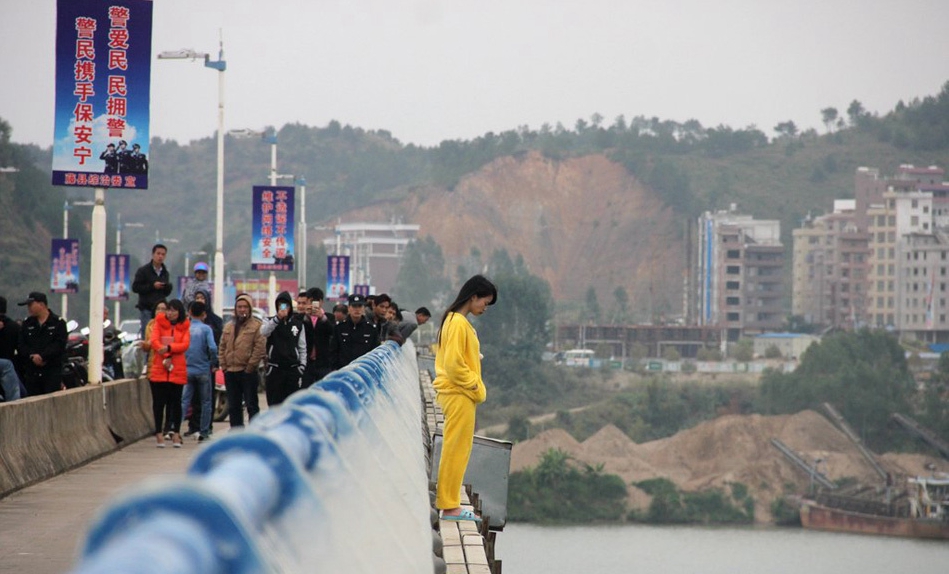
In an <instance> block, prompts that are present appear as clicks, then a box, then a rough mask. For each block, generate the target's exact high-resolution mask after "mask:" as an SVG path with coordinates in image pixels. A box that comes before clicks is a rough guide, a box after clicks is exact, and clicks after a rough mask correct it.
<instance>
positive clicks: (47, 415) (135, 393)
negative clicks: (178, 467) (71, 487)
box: [0, 379, 152, 497]
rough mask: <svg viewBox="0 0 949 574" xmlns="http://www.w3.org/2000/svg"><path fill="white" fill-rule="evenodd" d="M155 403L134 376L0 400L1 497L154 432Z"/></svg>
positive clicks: (145, 383) (146, 385) (145, 388)
mask: <svg viewBox="0 0 949 574" xmlns="http://www.w3.org/2000/svg"><path fill="white" fill-rule="evenodd" d="M150 405H151V395H150V392H149V389H148V381H145V380H133V379H127V380H122V381H116V382H113V383H108V384H106V385H101V386H99V385H96V386H86V387H80V388H76V389H69V390H66V391H62V392H58V393H53V394H49V395H43V396H38V397H28V398H26V399H22V400H19V401H15V402H11V403H0V497H3V496H6V495H8V494H10V493H11V492H14V491H16V490H19V489H20V488H23V487H24V486H28V485H30V484H33V483H35V482H39V481H41V480H45V479H47V478H50V477H52V476H55V475H57V474H60V473H62V472H65V471H67V470H69V469H71V468H74V467H76V466H80V465H82V464H85V463H87V462H89V461H91V460H93V459H95V458H98V457H100V456H102V455H104V454H106V453H108V452H111V451H113V450H115V449H117V448H119V447H121V446H124V445H125V444H127V443H129V442H132V441H135V440H137V439H139V438H141V437H143V436H145V435H147V434H149V433H150V432H151V427H152V422H151V420H152V417H151V414H150Z"/></svg>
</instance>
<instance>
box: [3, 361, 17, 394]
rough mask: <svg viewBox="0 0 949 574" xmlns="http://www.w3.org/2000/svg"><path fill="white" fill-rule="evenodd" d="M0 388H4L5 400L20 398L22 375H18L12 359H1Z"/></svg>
mask: <svg viewBox="0 0 949 574" xmlns="http://www.w3.org/2000/svg"><path fill="white" fill-rule="evenodd" d="M0 388H2V389H3V400H4V401H5V402H10V401H15V400H18V399H19V398H20V377H18V376H16V369H14V368H13V362H12V361H10V359H0Z"/></svg>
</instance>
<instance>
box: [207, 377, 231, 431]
mask: <svg viewBox="0 0 949 574" xmlns="http://www.w3.org/2000/svg"><path fill="white" fill-rule="evenodd" d="M211 393H212V396H211V400H212V401H214V402H213V403H212V404H211V420H213V421H214V422H216V423H219V422H222V421H225V420H227V415H228V412H227V388H226V387H225V386H224V371H222V370H221V369H218V370H216V371H214V389H213V390H212V391H211Z"/></svg>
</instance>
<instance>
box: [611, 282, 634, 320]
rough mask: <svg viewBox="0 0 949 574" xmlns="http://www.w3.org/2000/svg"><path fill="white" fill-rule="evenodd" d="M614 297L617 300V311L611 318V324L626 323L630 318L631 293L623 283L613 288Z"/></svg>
mask: <svg viewBox="0 0 949 574" xmlns="http://www.w3.org/2000/svg"><path fill="white" fill-rule="evenodd" d="M613 299H614V300H615V301H616V312H615V313H613V317H612V318H611V320H610V323H611V324H614V323H620V324H624V323H626V322H627V321H628V320H629V293H627V292H626V288H625V287H623V286H622V285H620V286H618V287H617V288H616V289H614V290H613Z"/></svg>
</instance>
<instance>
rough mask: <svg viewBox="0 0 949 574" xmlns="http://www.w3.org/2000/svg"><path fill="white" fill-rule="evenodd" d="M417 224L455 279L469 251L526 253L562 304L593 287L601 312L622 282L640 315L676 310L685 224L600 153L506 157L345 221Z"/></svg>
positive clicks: (485, 255)
mask: <svg viewBox="0 0 949 574" xmlns="http://www.w3.org/2000/svg"><path fill="white" fill-rule="evenodd" d="M393 218H399V219H401V220H402V221H403V222H405V223H417V224H419V225H421V232H420V234H421V235H422V236H425V235H431V236H432V237H433V238H434V239H435V241H436V242H438V244H439V245H441V247H442V250H443V252H444V254H445V259H446V273H447V274H448V275H449V276H452V277H453V276H454V273H455V269H457V267H458V265H459V264H461V263H463V262H465V260H466V258H468V257H469V255H470V253H471V250H472V248H477V249H478V250H479V251H480V252H481V254H482V258H483V260H485V261H487V259H488V258H489V257H490V255H491V253H492V252H493V251H494V250H495V249H501V248H503V249H506V250H507V252H508V254H509V255H510V256H511V257H512V258H513V257H516V256H517V255H518V254H520V255H522V256H523V258H524V260H525V262H526V263H527V264H528V265H529V267H530V269H531V271H532V272H533V273H535V274H537V275H540V276H542V277H544V278H545V279H547V281H549V282H550V285H551V289H552V291H553V295H554V297H555V298H556V299H558V300H582V299H583V297H584V294H585V293H586V290H587V289H588V287H589V286H590V285H593V286H594V287H595V288H596V289H597V295H598V298H599V301H600V303H601V306H602V307H603V308H604V309H607V308H609V307H610V305H611V304H612V301H613V300H614V298H613V291H614V290H615V289H616V288H617V287H619V286H622V287H624V288H625V289H626V291H627V293H628V294H629V297H630V307H631V309H632V310H634V311H639V312H640V313H643V314H647V316H648V314H649V313H651V312H657V313H666V314H668V313H678V312H680V310H681V307H682V286H683V273H684V270H685V250H684V239H683V231H684V225H685V220H684V218H683V217H682V216H681V215H678V214H675V213H673V211H672V210H671V209H670V208H668V207H666V206H665V204H664V203H663V202H662V200H661V198H660V197H659V196H658V195H657V194H656V192H654V191H653V190H652V189H650V188H648V187H646V186H644V185H642V184H641V183H640V182H639V181H638V180H636V178H634V177H633V176H631V175H630V174H629V173H628V172H627V171H626V170H625V169H624V168H623V167H622V166H621V165H619V164H617V163H614V162H612V161H610V160H608V159H607V158H606V157H604V156H602V155H591V156H586V157H580V158H570V159H564V160H553V159H549V158H546V157H544V156H542V155H541V154H540V153H537V152H530V153H525V154H520V155H518V156H514V157H503V158H500V159H497V160H495V161H493V162H492V163H490V164H488V165H486V166H484V167H482V168H481V169H480V170H478V171H476V172H474V173H472V174H470V175H468V176H466V177H464V178H463V179H462V180H461V181H460V182H459V183H458V184H457V185H456V186H455V188H454V189H452V190H447V189H444V188H424V189H420V188H416V189H412V190H411V191H410V192H409V194H408V197H407V199H404V200H400V201H387V202H380V203H375V204H373V205H368V206H365V207H364V208H361V209H358V210H355V211H351V212H349V213H346V214H345V215H344V216H343V220H344V221H360V220H391V219H393Z"/></svg>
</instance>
